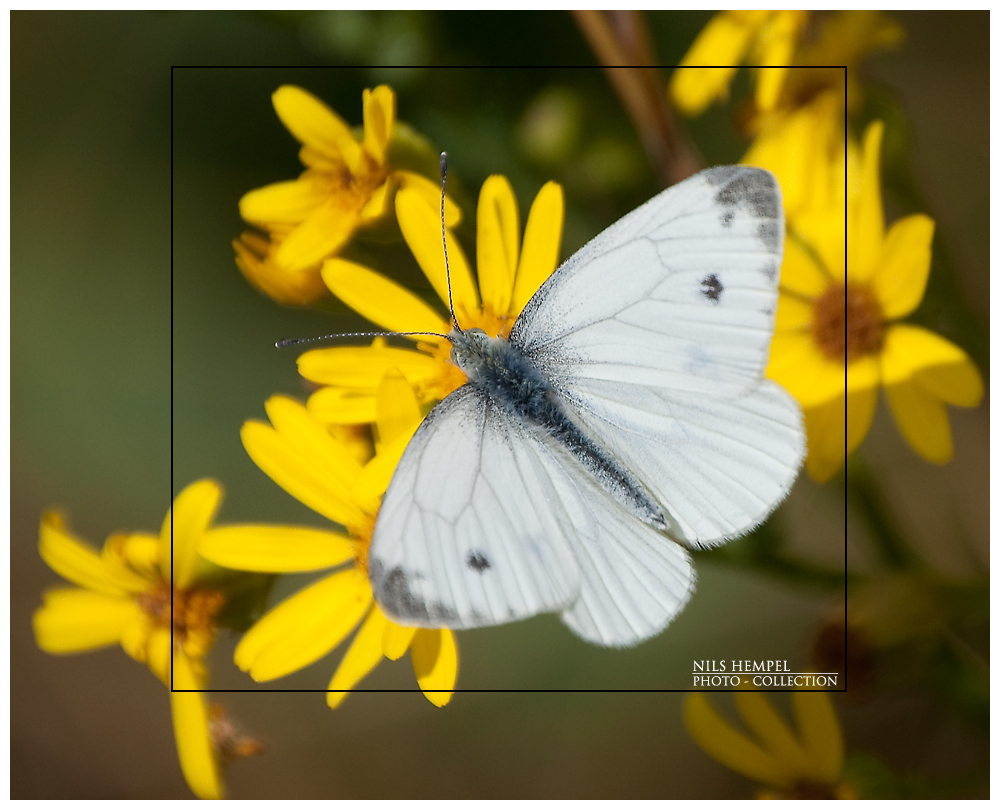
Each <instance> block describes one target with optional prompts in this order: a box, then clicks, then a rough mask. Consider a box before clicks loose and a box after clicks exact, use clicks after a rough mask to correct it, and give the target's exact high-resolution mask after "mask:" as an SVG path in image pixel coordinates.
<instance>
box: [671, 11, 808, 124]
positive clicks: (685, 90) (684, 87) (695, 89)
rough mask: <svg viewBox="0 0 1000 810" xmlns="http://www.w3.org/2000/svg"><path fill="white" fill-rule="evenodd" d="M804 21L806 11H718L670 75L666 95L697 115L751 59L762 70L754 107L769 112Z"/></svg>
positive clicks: (722, 94)
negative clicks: (737, 70) (738, 68)
mask: <svg viewBox="0 0 1000 810" xmlns="http://www.w3.org/2000/svg"><path fill="white" fill-rule="evenodd" d="M807 18H808V12H805V11H720V12H719V13H718V14H716V15H715V16H714V17H712V19H711V20H709V22H708V25H706V26H705V28H704V30H703V31H702V32H701V33H700V34H698V36H697V37H696V38H695V41H694V42H693V43H692V44H691V48H690V49H689V50H688V52H687V53H686V54H685V55H684V58H683V59H682V60H681V63H680V65H678V69H677V70H675V71H674V73H673V75H672V76H671V77H670V88H669V89H670V97H671V98H672V99H673V102H674V104H675V105H676V106H677V109H679V110H680V111H681V112H683V113H684V114H685V115H698V114H699V113H701V112H702V111H704V109H705V108H706V107H707V106H708V105H709V104H711V103H712V102H713V101H715V100H716V99H724V98H726V96H727V95H728V93H729V83H730V82H731V81H732V80H733V76H734V75H735V74H736V68H737V67H738V66H739V64H740V63H741V62H742V61H743V60H744V59H747V58H748V57H749V58H750V59H752V60H753V61H754V62H755V63H756V64H757V65H760V67H761V68H762V70H760V71H759V73H758V75H757V89H756V103H757V106H758V107H759V108H760V109H762V110H770V109H771V108H772V107H774V105H775V104H776V103H777V101H778V97H779V95H780V93H781V87H782V84H783V83H784V81H785V75H786V73H787V71H788V67H789V66H790V65H791V64H792V53H793V52H794V50H795V41H796V39H797V37H798V35H799V32H800V31H801V30H802V28H803V27H804V26H805V23H806V20H807ZM702 65H726V66H727V67H701V66H702Z"/></svg>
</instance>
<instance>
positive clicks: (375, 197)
mask: <svg viewBox="0 0 1000 810" xmlns="http://www.w3.org/2000/svg"><path fill="white" fill-rule="evenodd" d="M394 191H395V185H394V183H393V182H392V178H390V179H388V180H386V181H385V182H384V183H383V184H382V185H380V186H379V187H378V188H376V189H375V190H374V191H373V192H372V193H371V196H369V197H368V201H367V202H366V203H365V204H364V206H363V207H362V208H361V211H360V213H359V214H358V218H359V220H360V223H359V224H361V225H367V224H369V223H370V222H374V221H375V220H376V219H381V218H382V217H384V216H385V215H386V213H387V212H388V210H389V203H390V202H391V201H392V197H393V192H394Z"/></svg>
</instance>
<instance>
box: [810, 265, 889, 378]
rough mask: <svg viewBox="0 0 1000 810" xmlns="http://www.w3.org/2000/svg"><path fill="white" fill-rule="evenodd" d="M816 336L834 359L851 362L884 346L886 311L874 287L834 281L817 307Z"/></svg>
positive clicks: (817, 340)
mask: <svg viewBox="0 0 1000 810" xmlns="http://www.w3.org/2000/svg"><path fill="white" fill-rule="evenodd" d="M812 323H813V339H814V340H815V341H816V345H817V346H819V349H820V351H821V352H823V354H824V355H825V356H826V357H827V358H829V359H830V360H836V361H838V362H840V363H844V364H847V363H849V362H850V361H852V360H856V359H857V358H858V357H863V356H864V355H866V354H874V353H876V352H878V351H879V350H880V349H881V348H882V311H881V309H880V307H879V305H878V301H877V300H876V298H875V295H874V294H873V293H872V291H871V289H869V288H868V287H866V286H860V285H856V284H847V285H844V284H831V285H830V287H829V288H828V289H827V291H826V292H825V293H823V295H821V296H820V297H819V298H818V299H816V303H815V304H814V306H813V319H812Z"/></svg>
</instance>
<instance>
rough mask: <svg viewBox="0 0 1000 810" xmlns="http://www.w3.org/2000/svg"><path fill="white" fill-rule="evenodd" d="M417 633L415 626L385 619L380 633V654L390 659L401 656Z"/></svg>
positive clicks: (393, 659)
mask: <svg viewBox="0 0 1000 810" xmlns="http://www.w3.org/2000/svg"><path fill="white" fill-rule="evenodd" d="M416 633H417V628H416V627H404V626H403V625H401V624H396V623H395V622H393V621H389V620H386V624H385V628H384V629H383V633H382V654H383V655H384V656H385V657H386V658H388V659H389V660H390V661H396V660H398V659H400V658H402V657H403V655H404V654H405V653H406V651H407V650H408V649H409V648H410V643H411V642H412V641H413V637H414V636H415V635H416Z"/></svg>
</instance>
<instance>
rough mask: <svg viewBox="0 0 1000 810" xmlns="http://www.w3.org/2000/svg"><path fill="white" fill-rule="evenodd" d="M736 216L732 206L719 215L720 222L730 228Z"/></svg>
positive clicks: (724, 226)
mask: <svg viewBox="0 0 1000 810" xmlns="http://www.w3.org/2000/svg"><path fill="white" fill-rule="evenodd" d="M734 216H735V214H733V211H732V209H731V208H727V209H726V210H725V211H723V212H722V214H721V215H720V216H719V224H720V225H722V227H723V228H728V227H729V226H730V225H732V224H733V217H734Z"/></svg>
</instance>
